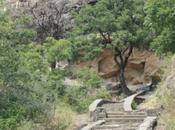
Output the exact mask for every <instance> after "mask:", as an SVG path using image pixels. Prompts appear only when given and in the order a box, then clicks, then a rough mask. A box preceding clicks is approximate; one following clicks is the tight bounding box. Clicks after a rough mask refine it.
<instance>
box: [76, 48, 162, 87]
mask: <svg viewBox="0 0 175 130" xmlns="http://www.w3.org/2000/svg"><path fill="white" fill-rule="evenodd" d="M160 66H161V60H160V59H159V58H158V57H156V56H155V55H154V54H153V53H151V52H149V51H147V50H145V51H139V50H138V49H136V48H134V50H133V53H132V55H131V57H130V58H129V61H128V65H127V68H126V71H125V77H126V80H127V83H128V84H134V85H136V84H142V83H147V82H149V81H150V80H151V78H150V77H152V78H154V79H157V80H158V79H160ZM73 67H74V68H76V69H78V68H83V67H91V68H94V69H95V70H96V71H97V72H98V73H99V74H100V75H101V76H102V77H104V78H106V79H109V78H114V77H117V76H118V74H119V68H118V67H117V65H116V64H115V62H114V60H113V54H112V51H111V50H109V49H105V50H104V51H103V53H102V54H101V55H100V56H99V57H97V58H95V59H94V60H91V61H87V62H81V63H80V64H77V65H74V66H73Z"/></svg>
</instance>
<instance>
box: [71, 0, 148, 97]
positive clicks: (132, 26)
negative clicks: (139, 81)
mask: <svg viewBox="0 0 175 130" xmlns="http://www.w3.org/2000/svg"><path fill="white" fill-rule="evenodd" d="M143 3H144V2H143V1H142V0H117V1H116V0H109V1H107V0H99V1H98V2H97V3H96V5H94V6H90V5H86V6H84V7H82V9H81V10H80V12H78V13H77V14H75V27H74V29H73V33H71V34H70V35H71V36H72V37H73V41H74V44H75V46H76V47H75V48H78V49H79V50H80V52H82V51H87V52H88V53H89V52H90V53H91V54H92V52H94V51H95V52H96V51H100V49H97V48H101V49H102V48H111V49H112V50H113V54H114V61H115V62H116V64H117V65H118V67H119V68H120V74H119V81H120V85H121V87H122V91H123V93H124V94H130V90H129V89H128V88H127V85H126V81H125V76H124V71H125V68H126V66H127V62H128V59H129V57H130V55H131V54H132V51H133V47H134V46H135V47H140V46H143V45H144V43H146V40H147V39H146V38H144V37H146V35H147V32H146V31H144V30H143V28H144V26H143V20H144V13H143V10H142V7H143ZM89 41H90V42H89ZM77 42H78V43H77ZM87 46H89V48H90V49H89V48H88V47H87ZM143 47H144V46H143ZM86 48H88V50H86ZM88 53H86V54H88ZM86 54H85V55H86ZM93 54H96V53H93Z"/></svg>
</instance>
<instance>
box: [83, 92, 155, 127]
mask: <svg viewBox="0 0 175 130" xmlns="http://www.w3.org/2000/svg"><path fill="white" fill-rule="evenodd" d="M137 95H139V94H135V95H132V96H131V97H128V98H127V99H126V100H123V101H121V102H113V101H111V102H110V101H105V100H98V101H95V102H94V104H93V103H92V105H91V106H90V115H91V118H92V120H93V123H91V124H90V125H88V126H85V127H84V128H82V129H80V130H153V126H154V124H155V122H156V116H153V115H149V114H148V113H147V111H145V110H130V108H132V107H131V103H132V101H131V100H134V98H133V97H136V96H137ZM130 99H131V100H130ZM128 102H129V103H128ZM126 104H128V105H130V106H127V105H126ZM93 107H95V108H93ZM91 110H92V111H91ZM94 122H95V124H94Z"/></svg>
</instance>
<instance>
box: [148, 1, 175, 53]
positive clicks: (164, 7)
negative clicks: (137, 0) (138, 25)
mask: <svg viewBox="0 0 175 130" xmlns="http://www.w3.org/2000/svg"><path fill="white" fill-rule="evenodd" d="M174 5H175V0H148V1H147V2H146V6H145V12H146V17H145V25H147V26H148V27H149V28H150V30H151V31H152V34H153V36H154V39H153V42H152V44H151V46H152V48H153V49H154V50H155V51H156V52H157V53H159V54H161V53H162V52H163V53H168V52H173V53H174V52H175V38H174V36H175V24H174V23H175V6H174Z"/></svg>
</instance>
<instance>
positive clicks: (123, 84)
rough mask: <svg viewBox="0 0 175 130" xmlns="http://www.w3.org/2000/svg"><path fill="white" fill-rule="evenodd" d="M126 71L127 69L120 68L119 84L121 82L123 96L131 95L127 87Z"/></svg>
mask: <svg viewBox="0 0 175 130" xmlns="http://www.w3.org/2000/svg"><path fill="white" fill-rule="evenodd" d="M124 71H125V68H120V71H119V82H120V86H121V89H122V92H123V94H124V95H130V94H131V91H130V90H129V88H128V87H127V84H126V79H125V75H124Z"/></svg>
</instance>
